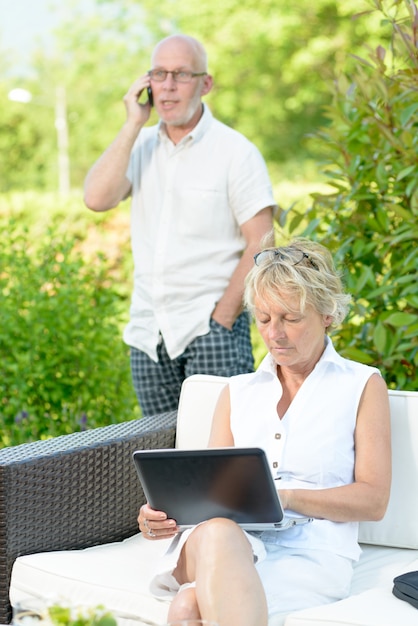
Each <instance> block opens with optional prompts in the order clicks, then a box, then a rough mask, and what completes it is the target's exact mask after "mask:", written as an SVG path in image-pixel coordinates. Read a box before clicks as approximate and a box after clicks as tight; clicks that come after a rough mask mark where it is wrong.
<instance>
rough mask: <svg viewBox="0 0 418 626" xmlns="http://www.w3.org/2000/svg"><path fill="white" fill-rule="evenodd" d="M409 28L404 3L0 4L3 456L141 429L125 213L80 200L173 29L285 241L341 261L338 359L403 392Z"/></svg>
mask: <svg viewBox="0 0 418 626" xmlns="http://www.w3.org/2000/svg"><path fill="white" fill-rule="evenodd" d="M415 26H416V5H415V3H414V2H410V1H409V0H398V1H396V0H382V1H380V0H350V2H347V1H346V0H315V2H312V0H298V2H284V1H283V2H280V0H279V1H278V0H222V1H220V0H182V1H181V2H180V1H176V0H159V2H155V0H140V1H139V0H36V1H33V0H0V102H1V107H0V227H1V228H2V237H1V242H0V315H1V322H0V417H1V418H2V422H3V424H4V427H3V430H2V432H1V435H0V445H3V446H4V445H6V446H7V445H12V444H15V443H20V442H23V441H27V440H29V439H30V438H38V437H49V436H51V435H54V434H61V433H65V432H72V431H73V430H77V429H84V428H89V427H94V426H97V425H101V424H104V423H109V422H111V421H123V420H124V419H132V418H135V417H139V416H140V411H139V408H138V407H137V406H136V401H135V398H134V396H133V391H132V389H131V383H130V374H129V358H128V351H127V348H126V346H124V345H123V343H122V340H121V333H122V328H123V326H124V324H125V323H126V321H127V316H128V308H129V298H130V290H131V275H132V266H131V255H130V247H129V246H130V244H129V203H124V204H122V205H121V207H119V209H118V210H117V211H112V212H110V213H108V214H104V215H96V214H93V213H90V212H89V211H88V210H87V209H86V208H85V207H84V205H83V202H82V185H83V179H84V177H85V175H86V173H87V170H88V169H89V167H90V166H91V165H92V163H93V162H94V161H95V160H96V159H97V158H98V156H99V155H100V154H101V152H102V151H103V150H104V149H105V148H106V147H107V146H108V144H109V143H110V142H111V141H112V139H113V138H114V136H115V135H116V133H117V132H118V130H119V128H120V126H121V125H122V123H123V121H124V119H125V110H124V106H123V102H122V97H123V95H124V93H125V92H126V90H127V89H128V87H129V86H130V84H131V83H132V82H133V80H134V79H135V78H136V77H137V76H138V75H139V74H141V73H143V72H144V71H146V70H147V69H148V67H149V59H150V53H151V50H152V48H153V47H154V45H155V43H156V42H157V41H158V40H159V39H161V38H162V37H164V36H167V35H169V34H173V33H177V32H183V33H187V34H190V35H193V36H195V37H197V38H198V39H200V40H201V41H202V42H203V43H204V45H205V46H206V48H207V51H208V56H209V70H210V72H211V74H212V75H213V76H214V88H213V90H212V92H211V93H210V94H209V95H208V96H207V98H206V102H207V103H208V105H209V106H210V108H211V110H212V112H213V113H214V115H215V116H216V117H217V118H219V119H220V120H221V121H223V122H225V123H226V124H228V125H230V126H232V127H234V128H236V129H237V130H239V131H241V132H242V133H244V134H245V135H246V136H247V137H248V138H249V139H250V140H252V141H253V142H254V143H255V144H256V145H257V146H258V147H259V149H260V150H261V152H262V154H263V155H264V157H265V159H266V161H267V164H268V168H269V172H270V175H271V179H272V182H273V186H274V190H275V195H276V201H277V203H278V205H279V209H278V212H277V215H276V220H277V234H278V240H279V241H283V240H286V239H288V238H289V237H291V236H294V235H304V236H310V237H313V238H317V239H318V240H321V241H322V242H323V243H325V244H326V245H329V246H330V247H331V249H333V251H335V253H336V255H337V257H338V260H339V261H340V262H341V266H342V268H343V270H344V273H345V274H344V276H345V279H346V281H347V284H348V287H349V289H350V291H351V292H352V293H353V295H355V296H356V298H357V304H356V305H355V307H354V309H353V311H352V314H351V316H350V319H349V322H350V324H351V327H350V328H351V329H352V328H353V322H354V324H355V330H354V331H353V330H350V328H349V327H348V326H346V327H344V328H343V329H342V331H340V333H339V334H338V335H337V339H338V338H339V339H340V342H341V345H339V346H338V347H339V348H341V347H342V348H343V352H344V353H345V355H346V356H349V357H352V358H358V359H359V360H362V361H364V362H367V363H374V364H376V365H377V366H378V367H381V368H382V370H383V372H384V373H385V374H387V379H388V383H389V384H390V385H391V386H392V387H400V388H416V384H417V375H416V365H417V363H418V356H417V351H418V347H417V335H418V316H417V307H418V296H417V295H416V287H414V285H416V278H417V257H416V252H414V251H415V249H416V239H417V238H418V234H417V226H416V216H417V201H416V198H417V196H416V188H417V180H418V176H417V171H418V169H417V168H418V165H417V154H418V152H417V145H416V141H417V140H416V136H417V133H416V126H417V120H416V117H417V116H416V114H417V110H418V96H417V84H418V81H417V75H418V69H417V55H416V39H415V37H416V28H415ZM402 29H403V30H402ZM396 38H398V39H399V41H400V42H401V43H400V44H396V42H395V40H396ZM394 77H395V78H394ZM405 81H406V82H405ZM408 81H409V82H408ZM155 121H156V120H155V119H154V118H153V117H151V120H150V123H155ZM400 130H401V131H402V136H400V134H399V133H400ZM405 224H406V225H407V228H406V230H405ZM405 246H406V247H405ZM395 252H396V254H395ZM400 275H404V279H403V282H402V283H399V280H398V278H399V276H400ZM405 276H406V278H405ZM395 283H396V285H397V287H396V289H394V284H395ZM399 314H400V315H401V317H399ZM401 338H402V339H401ZM254 350H255V354H256V358H257V360H258V359H259V358H261V356H262V355H263V353H264V352H263V348H262V346H261V345H260V343H259V341H258V339H257V338H256V336H255V335H254Z"/></svg>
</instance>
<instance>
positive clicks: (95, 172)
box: [84, 35, 274, 416]
mask: <svg viewBox="0 0 418 626" xmlns="http://www.w3.org/2000/svg"><path fill="white" fill-rule="evenodd" d="M212 84H213V79H212V77H211V76H210V74H208V71H207V57H206V52H205V49H204V48H203V46H202V45H201V44H200V43H199V42H198V41H197V40H195V39H194V38H192V37H189V36H185V35H173V36H170V37H167V38H166V39H163V40H162V41H161V42H160V43H158V44H157V46H156V48H155V49H154V52H153V54H152V59H151V70H149V71H148V72H147V73H146V74H143V75H142V76H140V77H139V78H138V79H137V80H136V81H135V82H134V83H133V85H132V86H131V87H130V89H129V91H128V93H127V94H126V96H125V97H124V103H125V107H126V114H127V117H126V122H125V123H124V125H123V127H122V129H121V130H120V132H119V134H118V135H117V137H116V139H115V140H114V141H113V143H112V144H111V145H110V146H109V148H108V149H107V150H106V151H105V152H104V153H103V155H102V156H101V157H100V158H99V159H98V161H97V162H96V163H95V164H94V165H93V167H92V168H91V170H90V172H89V173H88V175H87V177H86V181H85V196H84V197H85V203H86V205H87V206H88V207H89V208H90V209H92V210H93V211H107V210H108V209H111V208H113V207H115V206H116V205H118V204H119V202H120V201H121V200H123V199H124V198H126V197H128V196H129V195H131V197H132V215H131V239H132V249H133V256H134V265H135V270H134V289H133V295H132V304H131V311H130V313H131V314H130V322H129V324H128V325H127V327H126V329H125V332H124V341H125V342H126V343H127V344H128V345H129V346H130V347H131V369H132V377H133V383H134V387H135V391H136V394H137V397H138V401H139V404H140V406H141V409H142V413H143V415H144V416H146V415H153V414H156V413H161V412H164V411H171V410H175V409H177V405H178V399H179V394H180V388H181V384H182V382H183V380H184V379H185V378H186V377H187V376H190V375H191V374H196V373H203V374H215V375H219V376H232V375H234V374H239V373H245V372H251V371H253V365H254V364H253V356H252V350H251V341H250V332H249V319H248V314H247V313H246V312H243V310H242V296H243V290H244V278H245V276H246V274H247V273H248V271H249V269H250V267H252V265H253V255H254V254H255V253H256V252H258V251H259V249H260V241H261V239H262V238H263V237H264V236H265V235H266V234H267V233H269V232H270V231H271V230H272V207H273V205H274V199H273V193H272V189H271V184H270V181H269V177H268V173H267V168H266V165H265V163H264V161H263V158H262V157H261V154H260V153H259V151H258V150H257V148H256V147H255V146H254V145H253V144H252V143H251V142H249V141H248V140H247V139H246V138H245V137H244V136H243V135H241V134H240V133H238V132H236V131H235V130H233V129H231V128H229V127H228V126H225V125H224V124H222V123H221V122H219V121H218V120H216V119H214V117H213V116H212V114H211V112H210V110H209V109H208V107H207V106H206V105H204V104H203V103H202V97H203V96H205V95H206V94H207V93H209V91H210V90H211V88H212ZM147 90H148V94H149V95H151V101H150V99H148V101H147V102H145V103H144V104H140V103H139V102H138V98H139V97H140V96H141V94H142V92H143V91H147ZM152 100H153V105H154V106H155V109H156V111H157V113H158V115H159V118H160V122H159V124H157V125H156V126H151V127H144V125H145V124H146V122H147V121H148V119H149V116H150V111H151V106H152Z"/></svg>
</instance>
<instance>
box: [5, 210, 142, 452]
mask: <svg viewBox="0 0 418 626" xmlns="http://www.w3.org/2000/svg"><path fill="white" fill-rule="evenodd" d="M2 226H3V228H2V231H3V233H2V243H1V248H0V308H1V326H0V419H1V422H2V431H1V433H0V446H9V445H15V444H18V443H22V442H26V441H30V440H36V439H40V438H41V439H42V438H47V437H50V436H55V435H59V434H65V433H69V432H74V431H77V430H83V429H85V428H94V427H96V426H103V425H106V424H109V423H112V422H121V421H125V420H127V419H132V418H137V417H139V408H138V406H137V402H136V398H135V395H134V392H133V389H132V384H131V378H130V367H129V355H128V348H127V346H125V345H124V344H123V343H122V339H121V327H122V325H123V323H122V321H123V317H124V316H125V315H126V306H127V304H126V302H125V299H124V298H121V297H120V295H119V294H118V292H117V290H116V287H115V284H114V279H113V278H112V279H110V278H109V274H110V267H109V262H108V261H107V260H106V259H105V257H104V256H103V255H102V254H96V255H95V256H93V258H92V259H88V260H87V259H86V258H85V257H83V255H82V253H81V251H80V250H79V243H80V242H79V241H78V240H77V239H76V238H75V237H74V236H73V235H71V234H62V233H61V232H60V233H58V230H57V227H55V226H53V225H50V226H48V227H47V228H46V230H45V232H44V234H43V235H42V237H39V239H38V240H36V241H33V240H32V236H31V235H30V231H29V229H27V228H22V226H21V220H20V219H14V218H8V219H4V221H3V223H2Z"/></svg>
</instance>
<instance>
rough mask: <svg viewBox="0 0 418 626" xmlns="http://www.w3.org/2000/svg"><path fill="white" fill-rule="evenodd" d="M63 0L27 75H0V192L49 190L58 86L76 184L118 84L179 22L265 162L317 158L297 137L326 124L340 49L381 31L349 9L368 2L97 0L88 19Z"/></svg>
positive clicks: (232, 121) (115, 103)
mask: <svg viewBox="0 0 418 626" xmlns="http://www.w3.org/2000/svg"><path fill="white" fill-rule="evenodd" d="M69 2H70V0H66V3H69ZM71 4H72V5H74V6H72V10H71V11H69V12H68V13H67V15H68V16H69V17H68V18H67V20H66V21H63V23H62V24H61V25H60V27H59V28H58V29H57V30H56V33H55V35H56V38H55V41H54V47H53V50H52V54H51V53H50V51H48V53H45V52H43V51H38V53H37V54H36V55H34V57H33V63H32V72H31V75H30V76H29V77H27V76H26V77H24V78H22V79H20V80H19V79H16V80H15V81H13V83H9V82H6V81H3V80H0V97H1V98H2V100H4V102H5V103H6V106H4V107H1V108H0V148H1V149H0V192H1V191H3V192H5V191H9V190H16V189H19V190H29V189H33V188H36V189H38V190H41V189H45V190H52V189H55V188H56V186H57V179H58V172H57V163H58V160H57V139H56V129H55V126H54V105H55V102H54V100H55V90H56V87H58V86H62V87H65V89H66V94H67V118H68V128H69V156H70V164H71V184H72V187H73V188H79V187H81V185H82V182H83V180H84V177H85V174H86V172H87V170H88V169H89V167H90V166H91V164H92V163H93V162H94V161H95V160H96V159H97V157H98V156H99V155H100V154H101V153H102V152H103V150H104V149H105V148H106V147H107V146H108V145H109V143H110V142H111V141H112V139H113V138H114V136H115V135H116V133H117V132H118V130H119V129H120V127H121V126H122V124H123V122H124V120H125V110H124V106H123V102H122V98H123V95H124V94H125V93H126V90H127V89H128V87H129V86H130V85H131V84H132V82H133V80H135V78H136V77H137V76H138V75H139V74H141V73H142V72H144V71H146V70H147V69H148V67H149V60H150V52H151V49H152V48H153V46H154V44H155V43H156V41H157V40H158V39H159V38H161V37H163V36H166V35H168V34H172V33H175V32H186V33H190V34H192V35H195V36H197V37H198V38H200V39H201V40H202V41H203V42H204V43H205V45H206V47H207V50H208V53H209V67H210V71H211V73H212V74H213V75H214V80H215V85H214V89H213V91H212V93H210V94H209V95H208V97H207V98H206V101H207V102H208V104H209V105H210V107H211V108H212V110H213V112H214V114H215V115H216V116H217V117H218V118H219V119H221V120H222V121H223V122H225V123H227V124H229V125H231V126H233V127H234V128H236V129H237V130H239V131H241V132H243V133H244V134H245V135H247V136H248V137H249V138H250V139H251V140H252V141H254V142H255V143H256V145H257V146H258V147H259V148H260V150H261V151H262V153H263V155H264V157H265V158H266V160H267V162H268V163H269V165H270V167H271V168H272V169H273V167H274V165H275V164H277V163H279V164H281V165H282V164H283V163H287V162H288V161H289V160H290V159H292V160H293V159H297V160H300V158H306V157H307V156H310V157H311V158H312V157H316V152H315V150H314V149H313V148H311V147H309V146H307V145H306V144H305V136H306V134H307V133H311V132H312V131H314V130H315V129H317V128H318V127H319V126H320V125H321V124H322V123H323V122H324V116H323V105H325V104H327V103H329V102H330V94H329V91H328V89H327V79H328V78H329V76H330V75H331V74H332V72H333V71H335V70H338V68H339V67H340V65H341V60H342V59H343V58H344V56H345V55H344V51H347V50H351V51H357V50H358V49H359V46H360V45H362V42H363V41H364V40H367V41H368V42H373V41H374V40H377V37H378V33H377V31H378V30H381V29H380V25H379V23H378V21H377V20H376V19H375V18H374V16H373V15H368V16H367V18H365V19H363V20H356V19H353V16H354V14H355V13H356V12H357V11H361V10H362V9H364V7H365V0H351V1H350V2H347V1H346V0H316V2H312V1H311V0H299V1H298V2H296V3H295V2H293V3H286V2H282V3H277V2H276V0H265V1H264V2H263V3H260V2H255V1H254V0H244V1H243V0H241V1H240V2H238V1H237V0H223V1H222V2H220V1H219V0H213V1H212V2H201V0H184V1H183V2H181V3H176V5H175V10H173V2H172V0H160V2H158V3H155V2H154V1H153V0H142V2H141V3H138V2H137V0H117V1H116V0H104V1H103V0H102V1H101V2H100V1H99V0H97V4H98V6H97V10H96V11H95V13H94V15H89V16H87V17H86V14H85V12H83V11H82V10H81V9H80V6H79V5H81V0H74V2H72V3H71ZM0 34H1V25H0ZM0 54H1V50H0ZM0 61H1V57H0ZM13 87H24V88H26V89H28V90H29V91H31V92H32V94H33V99H32V101H31V103H29V104H21V103H16V102H9V101H7V93H8V91H9V90H10V89H12V88H13ZM155 120H156V116H155V114H153V116H152V120H151V122H152V123H153V122H155ZM315 149H316V148H315ZM282 178H283V173H282V172H281V171H280V170H279V177H278V179H277V180H278V181H280V180H281V179H282Z"/></svg>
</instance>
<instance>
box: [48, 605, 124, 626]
mask: <svg viewBox="0 0 418 626" xmlns="http://www.w3.org/2000/svg"><path fill="white" fill-rule="evenodd" d="M48 617H49V621H50V622H51V625H52V626H117V621H116V619H115V617H114V616H113V615H112V613H111V612H110V611H107V610H106V609H105V608H104V607H102V606H97V607H94V608H92V607H90V608H83V609H81V608H79V609H77V608H75V609H74V608H70V607H65V606H60V605H57V604H54V605H52V606H50V607H48Z"/></svg>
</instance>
